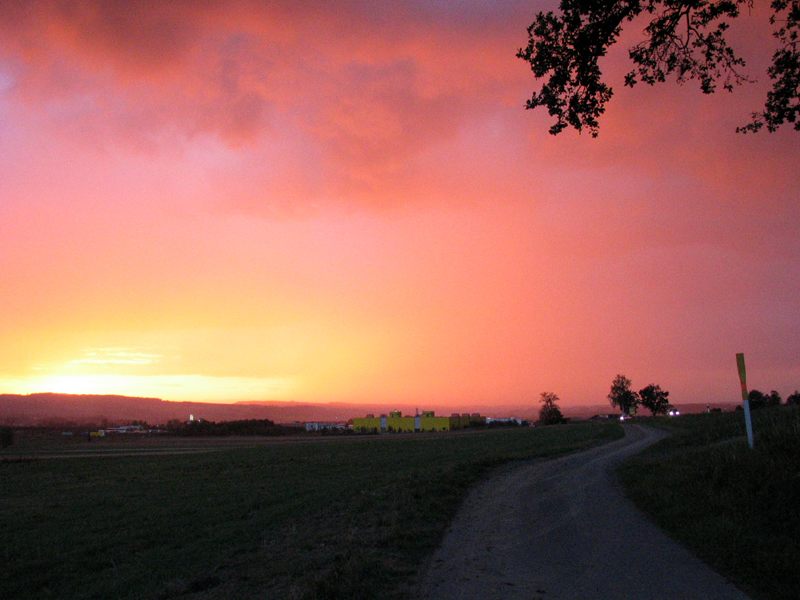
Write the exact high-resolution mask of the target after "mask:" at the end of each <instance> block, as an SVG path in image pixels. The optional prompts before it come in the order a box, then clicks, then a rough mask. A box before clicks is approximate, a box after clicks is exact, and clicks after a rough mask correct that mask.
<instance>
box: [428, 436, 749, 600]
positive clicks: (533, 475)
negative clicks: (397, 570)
mask: <svg viewBox="0 0 800 600" xmlns="http://www.w3.org/2000/svg"><path fill="white" fill-rule="evenodd" d="M625 431H626V435H625V437H624V438H623V439H621V440H618V441H616V442H614V443H611V444H608V445H605V446H601V447H599V448H594V449H592V450H588V451H586V452H581V453H579V454H573V455H569V456H565V457H562V458H558V459H555V460H551V461H543V462H535V463H530V464H526V465H522V466H516V467H513V468H509V469H506V470H504V471H501V472H499V473H498V474H496V475H495V476H493V477H492V478H490V479H488V480H486V481H484V482H483V483H481V484H480V485H479V486H478V487H476V488H475V489H474V490H473V491H472V492H471V493H470V495H469V497H468V498H467V500H466V501H465V503H464V506H463V507H462V508H461V511H460V512H459V514H458V516H457V517H456V519H455V520H454V522H453V524H452V527H451V529H450V530H449V531H448V533H447V535H446V536H445V539H444V541H443V543H442V546H441V547H440V548H439V549H438V550H437V551H436V553H435V555H434V556H433V558H432V560H431V563H430V564H429V566H428V569H427V571H426V573H425V574H424V575H423V577H422V581H421V589H420V591H419V594H418V595H419V597H422V598H428V599H442V600H447V599H468V598H475V599H482V600H483V599H490V598H497V599H514V598H524V599H525V600H535V599H541V600H551V599H552V600H556V599H558V600H567V599H569V600H573V599H576V600H577V599H592V600H603V599H618V598H623V599H642V600H645V599H647V600H649V599H661V598H663V599H665V600H667V599H669V600H674V599H681V600H687V599H693V598H698V599H701V598H702V599H707V600H713V599H719V600H723V599H725V600H727V599H730V600H734V599H737V600H746V598H747V596H745V595H744V594H743V593H742V592H740V591H739V590H738V589H736V588H735V587H734V586H733V585H732V584H730V583H728V582H727V581H726V580H725V579H724V578H723V577H722V576H720V575H718V574H717V573H715V572H714V571H712V570H711V569H710V568H709V567H708V566H706V565H705V563H703V562H701V561H700V560H699V559H697V558H695V557H694V556H693V555H691V554H690V553H689V552H688V551H687V550H685V549H684V548H683V547H682V546H679V545H678V544H677V543H675V542H673V541H672V540H671V539H669V538H668V537H667V536H666V535H665V534H664V533H662V532H661V530H659V529H658V528H657V527H656V526H655V525H653V524H651V523H650V522H649V521H648V520H647V519H646V518H645V517H644V515H643V514H642V513H641V512H639V510H638V509H636V507H635V506H634V505H633V504H632V503H631V502H630V501H629V500H627V499H626V498H625V497H624V495H623V494H622V492H621V490H620V489H619V486H618V485H617V483H616V481H615V478H614V476H613V469H614V468H615V467H616V466H617V465H618V464H619V463H620V462H621V461H623V460H624V459H625V458H627V457H628V456H631V455H633V454H635V453H637V452H640V451H641V450H643V449H644V448H645V447H647V446H649V445H651V444H653V443H654V442H656V441H657V440H659V439H660V438H661V437H663V435H664V434H663V433H661V432H658V431H655V430H652V429H649V428H644V427H640V426H637V425H627V426H626V427H625Z"/></svg>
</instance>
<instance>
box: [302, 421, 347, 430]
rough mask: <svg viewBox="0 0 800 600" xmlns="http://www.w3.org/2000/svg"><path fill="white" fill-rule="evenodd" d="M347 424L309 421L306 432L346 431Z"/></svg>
mask: <svg viewBox="0 0 800 600" xmlns="http://www.w3.org/2000/svg"><path fill="white" fill-rule="evenodd" d="M345 429H347V423H330V422H325V421H309V422H307V423H306V431H325V430H327V431H344V430H345Z"/></svg>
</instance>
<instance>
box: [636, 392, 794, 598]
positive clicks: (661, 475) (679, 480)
mask: <svg viewBox="0 0 800 600" xmlns="http://www.w3.org/2000/svg"><path fill="white" fill-rule="evenodd" d="M753 422H754V430H755V433H756V442H755V450H752V451H751V450H750V449H749V448H748V447H747V441H746V438H745V430H744V418H743V417H742V415H741V413H725V414H708V415H688V416H684V417H680V418H677V419H670V420H668V421H667V420H666V419H665V420H663V421H662V422H661V424H663V425H664V426H667V427H669V428H670V429H672V430H673V436H672V437H670V438H668V439H666V440H663V441H662V442H660V443H658V444H656V445H655V446H654V447H652V448H651V449H649V450H648V451H646V452H645V453H643V454H641V455H639V456H638V457H635V458H633V459H632V460H630V461H628V462H627V463H626V464H625V465H623V467H622V468H621V469H620V476H621V478H622V480H623V483H624V485H625V487H626V489H627V491H628V493H629V494H630V496H631V497H632V498H633V500H634V501H635V502H636V503H637V504H638V505H639V507H640V508H642V510H644V511H646V512H647V513H649V514H650V515H651V516H652V517H653V518H654V519H655V521H656V522H657V523H658V524H659V525H660V526H661V527H663V528H664V529H666V530H667V531H668V532H669V533H670V534H671V535H672V536H673V537H674V538H676V539H678V540H680V541H681V542H683V543H685V544H686V545H687V546H689V547H690V548H692V549H693V550H694V551H695V552H696V553H697V555H698V556H700V557H701V558H703V559H704V560H705V561H706V562H707V563H709V564H710V565H712V566H714V567H715V568H716V569H717V570H718V571H719V572H720V573H723V574H724V575H726V576H727V577H728V578H729V579H730V580H731V581H733V582H735V583H736V584H737V585H739V586H740V587H742V589H744V590H746V591H747V592H748V593H749V594H750V595H752V596H754V597H756V598H765V599H774V600H784V599H785V600H790V599H792V600H794V599H796V598H797V597H798V590H800V569H798V560H800V410H798V409H797V408H795V407H792V408H789V407H776V408H768V409H761V410H756V411H753ZM676 577H680V573H676Z"/></svg>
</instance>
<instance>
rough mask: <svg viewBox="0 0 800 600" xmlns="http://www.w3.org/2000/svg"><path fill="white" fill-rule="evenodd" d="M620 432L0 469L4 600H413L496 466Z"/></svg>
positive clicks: (290, 447)
mask: <svg viewBox="0 0 800 600" xmlns="http://www.w3.org/2000/svg"><path fill="white" fill-rule="evenodd" d="M621 435H622V430H621V427H620V426H619V425H618V424H615V423H608V424H593V423H584V424H574V425H565V426H558V427H550V428H542V429H535V430H533V429H527V428H525V429H506V430H489V431H481V432H475V433H469V434H460V435H459V434H457V435H437V436H434V435H425V434H420V435H413V436H391V435H384V436H370V437H367V438H365V437H356V438H343V439H339V440H336V441H335V442H333V443H331V442H330V441H327V440H320V442H318V443H314V442H305V443H295V444H291V443H289V444H287V443H284V444H266V445H260V446H256V447H250V448H235V447H234V448H219V447H216V448H215V449H214V451H213V452H206V453H197V454H176V455H159V456H155V455H151V454H148V453H143V454H141V455H138V456H114V457H109V456H108V455H107V454H106V455H105V457H104V458H99V457H85V458H81V457H72V458H63V459H62V458H49V459H41V460H30V461H23V462H19V461H18V462H13V461H5V462H0V481H1V482H2V485H0V557H1V558H2V564H3V568H2V571H1V572H0V577H1V578H2V579H1V580H0V598H3V599H6V598H8V599H11V598H37V599H43V598H75V599H80V598H104V599H106V598H131V599H132V598H137V599H138V598H164V599H166V598H174V597H181V598H228V597H236V598H355V597H358V598H378V597H380V598H386V597H390V598H391V597H403V596H407V595H409V594H410V590H412V589H413V588H412V586H413V583H414V576H415V573H416V572H417V570H418V569H419V567H420V565H421V564H422V563H423V561H424V560H425V558H426V557H428V556H429V555H430V553H431V552H432V551H433V550H434V548H435V547H436V545H437V543H438V541H439V540H440V538H441V536H442V534H443V533H444V530H445V528H446V527H447V524H448V522H449V520H450V519H451V518H452V517H453V515H454V514H455V512H456V510H457V508H458V505H459V503H460V501H461V499H462V498H463V495H464V493H465V491H466V490H467V488H468V487H469V486H470V485H471V484H472V483H474V482H475V481H476V480H477V479H479V478H480V477H481V476H482V475H484V474H485V473H486V472H487V471H488V470H489V469H491V468H492V467H495V466H497V465H500V464H502V463H504V462H508V461H512V460H521V459H527V458H533V457H548V456H553V455H557V454H560V453H564V452H569V451H573V450H579V449H582V448H586V447H589V446H592V445H595V444H598V443H603V442H605V441H609V440H612V439H616V438H618V437H620V436H621ZM149 443H152V442H149ZM2 456H3V455H2V454H0V458H2ZM5 456H6V458H8V456H9V452H8V451H5Z"/></svg>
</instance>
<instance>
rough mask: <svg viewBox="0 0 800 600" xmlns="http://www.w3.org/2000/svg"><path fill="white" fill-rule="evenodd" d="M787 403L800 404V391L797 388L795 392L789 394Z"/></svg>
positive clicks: (788, 404) (789, 404)
mask: <svg viewBox="0 0 800 600" xmlns="http://www.w3.org/2000/svg"><path fill="white" fill-rule="evenodd" d="M786 404H787V406H792V405H794V406H800V392H798V391H797V390H795V391H794V394H789V395H788V396H787V397H786Z"/></svg>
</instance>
